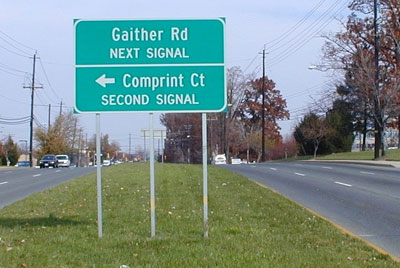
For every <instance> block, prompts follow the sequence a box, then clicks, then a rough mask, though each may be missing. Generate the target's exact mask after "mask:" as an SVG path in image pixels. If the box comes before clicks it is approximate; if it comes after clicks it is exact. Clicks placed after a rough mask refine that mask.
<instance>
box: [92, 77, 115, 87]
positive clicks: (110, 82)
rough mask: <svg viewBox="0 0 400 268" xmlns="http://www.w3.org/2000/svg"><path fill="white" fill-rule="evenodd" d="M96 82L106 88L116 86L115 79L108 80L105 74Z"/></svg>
mask: <svg viewBox="0 0 400 268" xmlns="http://www.w3.org/2000/svg"><path fill="white" fill-rule="evenodd" d="M96 82H97V83H98V84H99V85H100V86H102V87H106V86H107V84H114V83H115V78H106V74H103V75H102V76H100V77H99V78H97V79H96Z"/></svg>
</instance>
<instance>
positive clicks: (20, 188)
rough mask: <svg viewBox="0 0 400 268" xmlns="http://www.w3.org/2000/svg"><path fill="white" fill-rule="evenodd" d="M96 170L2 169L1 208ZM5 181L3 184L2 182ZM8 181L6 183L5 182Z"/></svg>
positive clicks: (0, 186) (0, 174) (0, 175)
mask: <svg viewBox="0 0 400 268" xmlns="http://www.w3.org/2000/svg"><path fill="white" fill-rule="evenodd" d="M91 172H95V169H94V168H63V169H34V168H21V169H15V170H12V171H9V170H8V171H2V170H0V209H1V208H3V207H4V206H6V205H9V204H11V203H13V202H15V201H18V200H21V199H23V198H25V197H27V196H29V195H31V194H33V193H37V192H41V191H43V190H45V189H48V188H51V187H53V186H56V185H58V184H61V183H63V182H66V181H68V180H72V179H74V178H76V177H79V176H83V175H85V174H88V173H91ZM1 182H3V184H1ZM5 182H6V183H5Z"/></svg>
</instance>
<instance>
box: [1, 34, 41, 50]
mask: <svg viewBox="0 0 400 268" xmlns="http://www.w3.org/2000/svg"><path fill="white" fill-rule="evenodd" d="M0 33H1V34H3V35H4V36H6V37H8V38H9V39H10V40H12V41H14V42H15V43H17V44H18V45H20V46H23V47H25V48H28V49H31V50H33V51H36V49H34V48H32V47H30V46H27V45H25V44H23V43H21V42H18V41H17V40H15V39H14V38H12V37H11V36H10V35H8V34H6V33H5V32H3V31H2V30H0Z"/></svg>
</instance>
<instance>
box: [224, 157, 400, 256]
mask: <svg viewBox="0 0 400 268" xmlns="http://www.w3.org/2000/svg"><path fill="white" fill-rule="evenodd" d="M253 166H255V167H254V168H249V166H248V165H227V166H225V168H227V169H230V170H232V171H235V172H238V173H241V174H243V175H245V176H247V177H249V178H251V179H253V180H255V181H257V182H259V183H261V184H264V185H266V186H268V187H270V188H272V189H274V190H276V191H278V192H280V193H282V194H283V195H285V196H287V197H288V198H289V199H291V200H294V201H296V202H298V203H300V204H302V205H304V206H306V207H308V208H310V209H312V210H314V211H316V212H318V213H320V214H321V215H322V216H324V217H326V218H328V219H330V220H332V221H334V222H336V223H337V224H339V225H342V226H343V227H345V228H346V229H348V230H350V231H352V232H353V233H355V234H357V235H359V236H361V237H363V238H364V239H367V240H369V241H370V242H372V243H374V244H376V245H378V246H380V247H381V248H384V249H385V250H387V251H388V252H390V253H391V254H393V255H395V256H398V257H400V171H399V170H396V169H394V168H382V167H369V166H362V165H350V164H336V163H335V164H327V163H315V162H313V163H307V162H301V163H298V162H287V163H283V162H280V163H276V162H273V163H266V164H259V165H253ZM271 168H274V169H276V170H272V169H271ZM296 173H297V174H296ZM371 173H374V174H371ZM298 174H302V175H298Z"/></svg>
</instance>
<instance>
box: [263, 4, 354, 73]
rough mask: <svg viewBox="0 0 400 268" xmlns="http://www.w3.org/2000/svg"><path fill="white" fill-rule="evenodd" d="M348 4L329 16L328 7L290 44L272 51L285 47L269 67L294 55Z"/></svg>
mask: <svg viewBox="0 0 400 268" xmlns="http://www.w3.org/2000/svg"><path fill="white" fill-rule="evenodd" d="M339 2H340V1H339V0H338V1H336V2H335V3H334V4H333V5H332V6H334V8H336V6H337V5H338V3H339ZM346 6H347V3H345V4H344V5H342V6H340V7H339V8H338V9H337V10H336V11H335V12H334V14H333V15H331V16H329V17H328V18H327V16H328V13H329V9H328V10H327V11H325V12H324V13H323V14H322V15H321V16H320V17H319V18H318V19H317V21H316V22H314V23H313V24H312V25H311V26H310V27H309V28H308V29H305V30H303V31H302V32H300V33H298V34H297V35H296V36H295V37H294V38H292V39H291V40H290V41H289V42H288V43H287V44H289V45H288V46H282V47H280V48H279V49H277V50H274V51H272V52H275V51H278V50H282V49H283V52H281V53H280V54H278V55H276V56H274V57H273V58H271V60H270V61H269V65H268V67H271V66H273V65H275V64H277V63H280V62H282V61H283V60H285V59H287V58H288V57H290V56H291V55H293V54H294V53H295V52H297V51H298V50H299V49H301V48H302V47H304V46H305V45H306V44H307V43H308V42H309V41H311V40H312V39H313V38H314V36H315V34H316V33H318V32H320V31H321V30H322V29H324V28H325V27H326V26H328V25H329V23H330V22H331V21H332V20H334V19H335V16H337V15H339V14H340V13H341V12H342V11H343V10H344V9H345V8H346ZM326 18H327V19H326ZM314 28H316V29H315V30H314ZM299 36H300V38H299V39H298V40H296V38H297V37H299Z"/></svg>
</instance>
